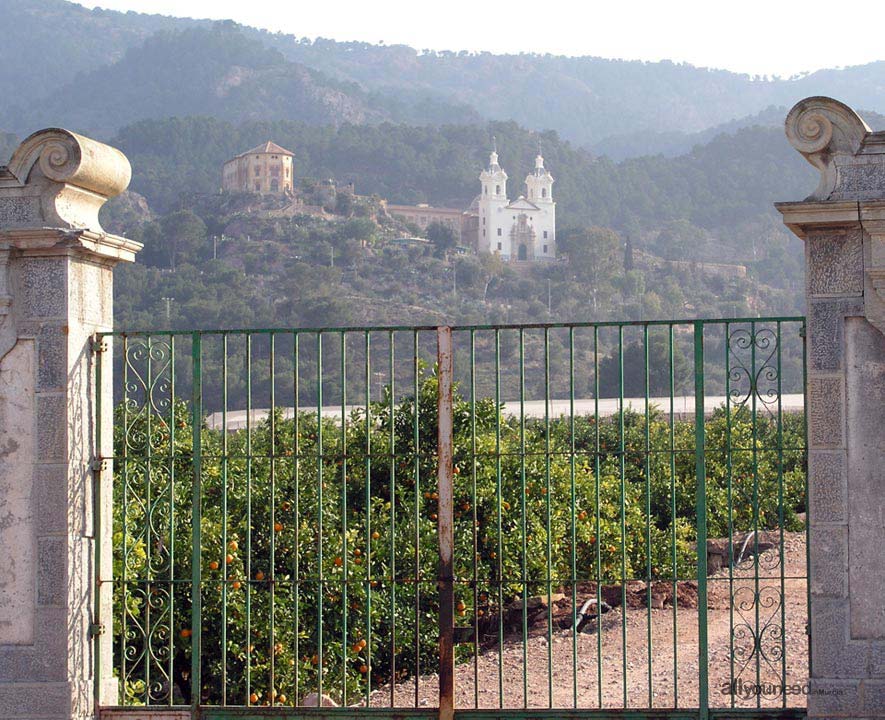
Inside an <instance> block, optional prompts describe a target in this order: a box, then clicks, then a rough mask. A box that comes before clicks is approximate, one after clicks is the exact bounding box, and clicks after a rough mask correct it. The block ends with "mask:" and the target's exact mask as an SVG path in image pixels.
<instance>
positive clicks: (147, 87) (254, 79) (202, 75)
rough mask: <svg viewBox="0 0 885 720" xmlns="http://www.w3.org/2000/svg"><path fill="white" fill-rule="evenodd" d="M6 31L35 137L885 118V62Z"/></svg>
mask: <svg viewBox="0 0 885 720" xmlns="http://www.w3.org/2000/svg"><path fill="white" fill-rule="evenodd" d="M0 27H2V28H4V29H6V28H12V29H13V30H12V31H8V32H6V33H5V34H4V40H3V43H0V92H3V93H4V97H7V98H11V99H12V103H11V106H10V104H9V103H7V104H6V105H4V108H0V128H4V129H7V130H14V131H16V132H18V133H22V134H23V133H26V132H28V131H30V130H32V129H34V128H35V127H37V126H38V125H41V124H46V122H47V119H48V118H56V120H57V121H59V118H60V120H63V121H64V122H66V123H68V124H71V125H74V126H76V127H78V128H79V129H83V130H86V131H90V132H92V133H98V134H101V135H103V136H105V137H109V136H110V135H112V134H113V131H116V130H117V129H119V128H120V127H122V126H123V125H126V124H128V123H131V122H133V121H135V120H139V119H144V118H147V117H150V118H163V117H169V116H185V115H189V114H194V112H195V108H200V109H201V110H202V113H203V114H210V115H213V116H216V117H220V118H224V119H228V120H231V121H234V122H240V121H243V120H246V119H249V118H257V117H262V118H270V119H280V120H299V121H303V122H308V123H314V122H320V123H327V122H328V123H335V124H338V123H341V122H346V121H353V122H361V123H362V122H372V121H380V120H390V121H393V122H406V123H409V124H420V123H439V124H443V123H450V124H464V123H466V122H473V121H475V120H477V119H479V118H480V117H482V118H483V119H485V120H512V121H515V122H516V123H518V124H519V125H521V126H523V127H527V128H529V129H533V130H548V129H551V130H555V131H557V132H558V133H559V134H560V135H561V136H562V137H564V138H567V139H569V140H571V141H572V142H574V143H575V144H576V145H579V146H586V147H592V148H594V149H595V150H596V151H597V152H600V153H605V152H609V153H610V154H611V155H612V156H613V157H615V158H621V157H628V156H635V155H640V154H648V153H651V154H655V153H658V152H663V153H665V154H677V153H681V152H686V151H687V150H689V149H690V148H691V147H692V146H693V145H694V144H696V143H697V142H698V141H700V142H703V141H705V140H707V139H710V137H711V136H710V135H709V134H708V135H697V133H703V132H704V131H710V130H711V129H712V128H717V127H718V126H723V127H722V128H720V129H727V128H728V124H729V123H732V122H737V123H739V124H744V123H746V122H747V121H746V120H741V119H742V118H750V117H752V116H754V115H756V114H758V113H760V112H763V111H765V109H766V108H770V107H774V108H780V107H788V106H790V105H791V104H792V103H793V102H795V101H796V100H797V99H799V98H801V97H803V96H806V95H813V94H829V95H833V96H834V97H838V98H839V99H841V100H844V101H846V102H848V103H849V104H851V105H854V106H856V107H864V108H869V109H872V110H878V111H885V82H883V79H885V63H881V62H877V63H871V64H868V65H863V66H857V67H852V68H846V69H840V70H822V71H819V72H816V73H812V74H810V75H807V76H803V77H798V78H793V79H777V80H761V79H753V78H750V77H748V76H746V75H740V74H736V73H731V72H727V71H723V70H711V69H706V68H697V67H693V66H691V65H687V64H677V63H672V62H668V61H663V62H657V63H648V62H639V61H620V60H606V59H602V58H596V57H578V58H572V57H560V56H553V55H533V54H521V55H492V54H490V53H466V52H457V53H456V52H419V51H417V50H415V49H413V48H409V47H405V46H397V45H394V46H387V45H371V44H367V43H347V42H335V41H332V40H324V39H316V40H308V39H303V38H302V39H299V38H296V37H294V36H291V35H285V34H281V33H270V32H266V31H262V30H256V29H252V28H244V27H240V26H235V25H234V24H233V23H221V24H220V25H219V24H213V23H210V22H208V21H196V20H191V19H177V18H163V17H160V16H155V15H142V14H137V13H117V12H112V11H101V10H95V11H88V10H85V9H84V8H82V7H80V6H78V5H74V4H72V3H67V2H62V1H61V0H0ZM196 28H200V29H201V30H202V34H200V33H196V34H194V32H193V31H194V30H195V29H196ZM157 33H160V34H159V35H158V34H157ZM588 51H590V52H592V48H588ZM87 101H88V102H87ZM775 112H776V111H769V112H767V113H765V114H766V116H768V117H773V116H774V115H775ZM754 122H755V121H754ZM714 132H715V131H714Z"/></svg>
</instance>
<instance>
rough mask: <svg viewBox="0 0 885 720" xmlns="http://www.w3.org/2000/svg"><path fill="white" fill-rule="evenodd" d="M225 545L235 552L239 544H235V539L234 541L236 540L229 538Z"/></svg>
mask: <svg viewBox="0 0 885 720" xmlns="http://www.w3.org/2000/svg"><path fill="white" fill-rule="evenodd" d="M227 546H228V547H229V548H230V549H231V551H232V552H236V551H237V548H238V547H240V546H239V545H238V544H237V541H236V540H231V541H230V542H229V543H228V544H227Z"/></svg>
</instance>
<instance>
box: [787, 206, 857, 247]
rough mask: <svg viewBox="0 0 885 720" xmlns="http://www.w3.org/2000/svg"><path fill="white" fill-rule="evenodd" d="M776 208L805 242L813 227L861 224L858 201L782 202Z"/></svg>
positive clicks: (789, 226) (791, 228) (788, 225)
mask: <svg viewBox="0 0 885 720" xmlns="http://www.w3.org/2000/svg"><path fill="white" fill-rule="evenodd" d="M774 206H775V207H776V208H777V209H778V211H779V212H780V213H781V215H783V217H784V224H785V225H786V226H787V227H788V228H790V230H792V231H793V232H794V233H795V234H796V235H797V236H799V237H800V238H802V239H803V240H804V239H805V237H806V231H807V230H808V229H809V228H812V227H832V226H834V225H841V226H850V225H857V224H858V223H860V221H861V218H860V210H859V207H858V206H859V203H858V202H857V201H846V200H839V201H824V202H808V201H807V202H782V203H775V204H774Z"/></svg>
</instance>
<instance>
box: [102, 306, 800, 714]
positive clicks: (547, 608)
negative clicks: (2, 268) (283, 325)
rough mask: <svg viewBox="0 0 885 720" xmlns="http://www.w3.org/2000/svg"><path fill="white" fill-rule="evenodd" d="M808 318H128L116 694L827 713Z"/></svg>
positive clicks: (242, 702)
mask: <svg viewBox="0 0 885 720" xmlns="http://www.w3.org/2000/svg"><path fill="white" fill-rule="evenodd" d="M803 327H804V320H803V319H802V318H787V317H785V318H765V319H759V318H757V319H748V320H698V321H672V322H670V321H663V322H641V323H596V324H572V325H552V324H551V325H517V326H474V327H453V328H436V327H398V328H344V329H319V330H287V329H278V330H267V331H264V330H227V331H211V332H210V331H200V332H178V331H175V332H165V333H163V332H160V333H153V332H152V333H127V332H119V333H109V334H107V335H104V336H103V337H102V338H101V342H100V343H98V344H97V346H96V350H97V351H100V352H104V353H108V354H109V355H110V356H111V357H112V359H113V363H114V368H115V377H117V378H120V384H119V387H118V388H117V389H116V396H115V398H114V402H115V412H114V426H113V428H101V427H99V432H108V433H110V432H113V435H114V453H113V457H108V458H100V460H102V461H105V462H106V464H107V466H108V467H110V466H111V465H112V466H113V471H114V478H115V482H114V505H115V513H114V526H113V535H114V577H113V578H99V583H111V584H112V586H113V589H114V599H115V604H114V617H113V622H111V621H110V620H106V621H105V622H106V626H107V631H108V632H111V633H112V634H113V637H114V655H113V657H100V658H98V662H99V663H112V664H113V667H114V670H115V673H116V675H117V677H118V679H119V691H120V695H119V697H120V705H119V706H118V707H115V708H108V709H105V710H104V711H103V712H102V714H103V715H104V716H107V717H121V718H122V717H127V718H134V717H146V716H148V715H150V716H152V717H155V716H163V717H168V716H172V717H182V718H183V717H197V716H199V717H204V718H222V717H233V716H237V717H261V716H264V715H270V716H274V717H281V718H282V717H292V718H294V717H302V716H305V715H312V714H317V715H335V716H340V717H345V716H346V717H365V716H375V715H377V716H380V717H385V718H392V717H397V718H399V717H402V718H412V717H414V718H419V717H421V718H426V717H431V716H437V715H438V716H440V717H444V718H451V717H453V716H458V717H462V718H465V719H466V718H474V717H476V718H479V717H483V718H492V717H502V718H503V717H506V716H513V717H530V716H531V717H536V716H540V715H543V716H544V717H560V716H562V717H566V716H568V717H576V716H581V717H604V716H611V715H612V714H617V715H618V716H619V717H636V718H650V717H668V718H705V717H721V718H725V717H736V716H741V717H767V718H774V717H780V718H787V717H802V716H804V709H803V704H804V695H803V694H802V692H801V688H800V691H798V692H794V691H793V687H794V686H800V685H802V684H803V683H804V682H805V678H806V677H807V663H808V647H807V637H806V635H805V624H806V617H807V582H806V576H807V573H806V566H807V561H806V551H807V544H806V542H805V533H804V527H805V524H804V523H805V515H804V513H805V502H806V499H805V421H804V395H803V387H804V351H803V344H804V343H803V337H802V334H803ZM96 366H97V367H98V368H99V372H100V368H101V366H102V363H98V364H97V365H96ZM699 548H700V550H699ZM318 703H322V704H324V705H323V706H322V707H316V705H317V704H318ZM310 705H312V706H313V709H312V710H311V709H310V708H309V707H307V706H310Z"/></svg>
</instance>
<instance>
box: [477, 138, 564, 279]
mask: <svg viewBox="0 0 885 720" xmlns="http://www.w3.org/2000/svg"><path fill="white" fill-rule="evenodd" d="M479 179H480V182H481V183H482V190H481V192H480V195H479V197H477V199H476V201H475V203H476V211H477V214H478V218H477V220H478V223H477V243H476V247H477V249H478V250H480V251H482V252H490V253H498V254H499V255H500V256H501V257H502V258H503V259H504V260H507V261H516V262H532V261H537V260H555V259H556V203H555V202H553V176H552V175H551V174H550V171H549V170H547V169H546V168H545V167H544V158H543V157H542V155H541V150H540V148H538V156H537V157H536V158H535V169H534V170H533V171H532V172H531V173H530V174H529V175H527V176H526V179H525V186H526V194H525V195H520V196H519V197H518V198H517V199H516V200H513V201H511V200H509V199H508V198H507V173H506V172H504V170H503V169H502V168H501V166H500V165H499V164H498V148H497V145H496V144H494V140H493V146H492V152H491V154H490V155H489V166H488V168H486V169H485V170H483V171H482V173H480V176H479Z"/></svg>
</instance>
